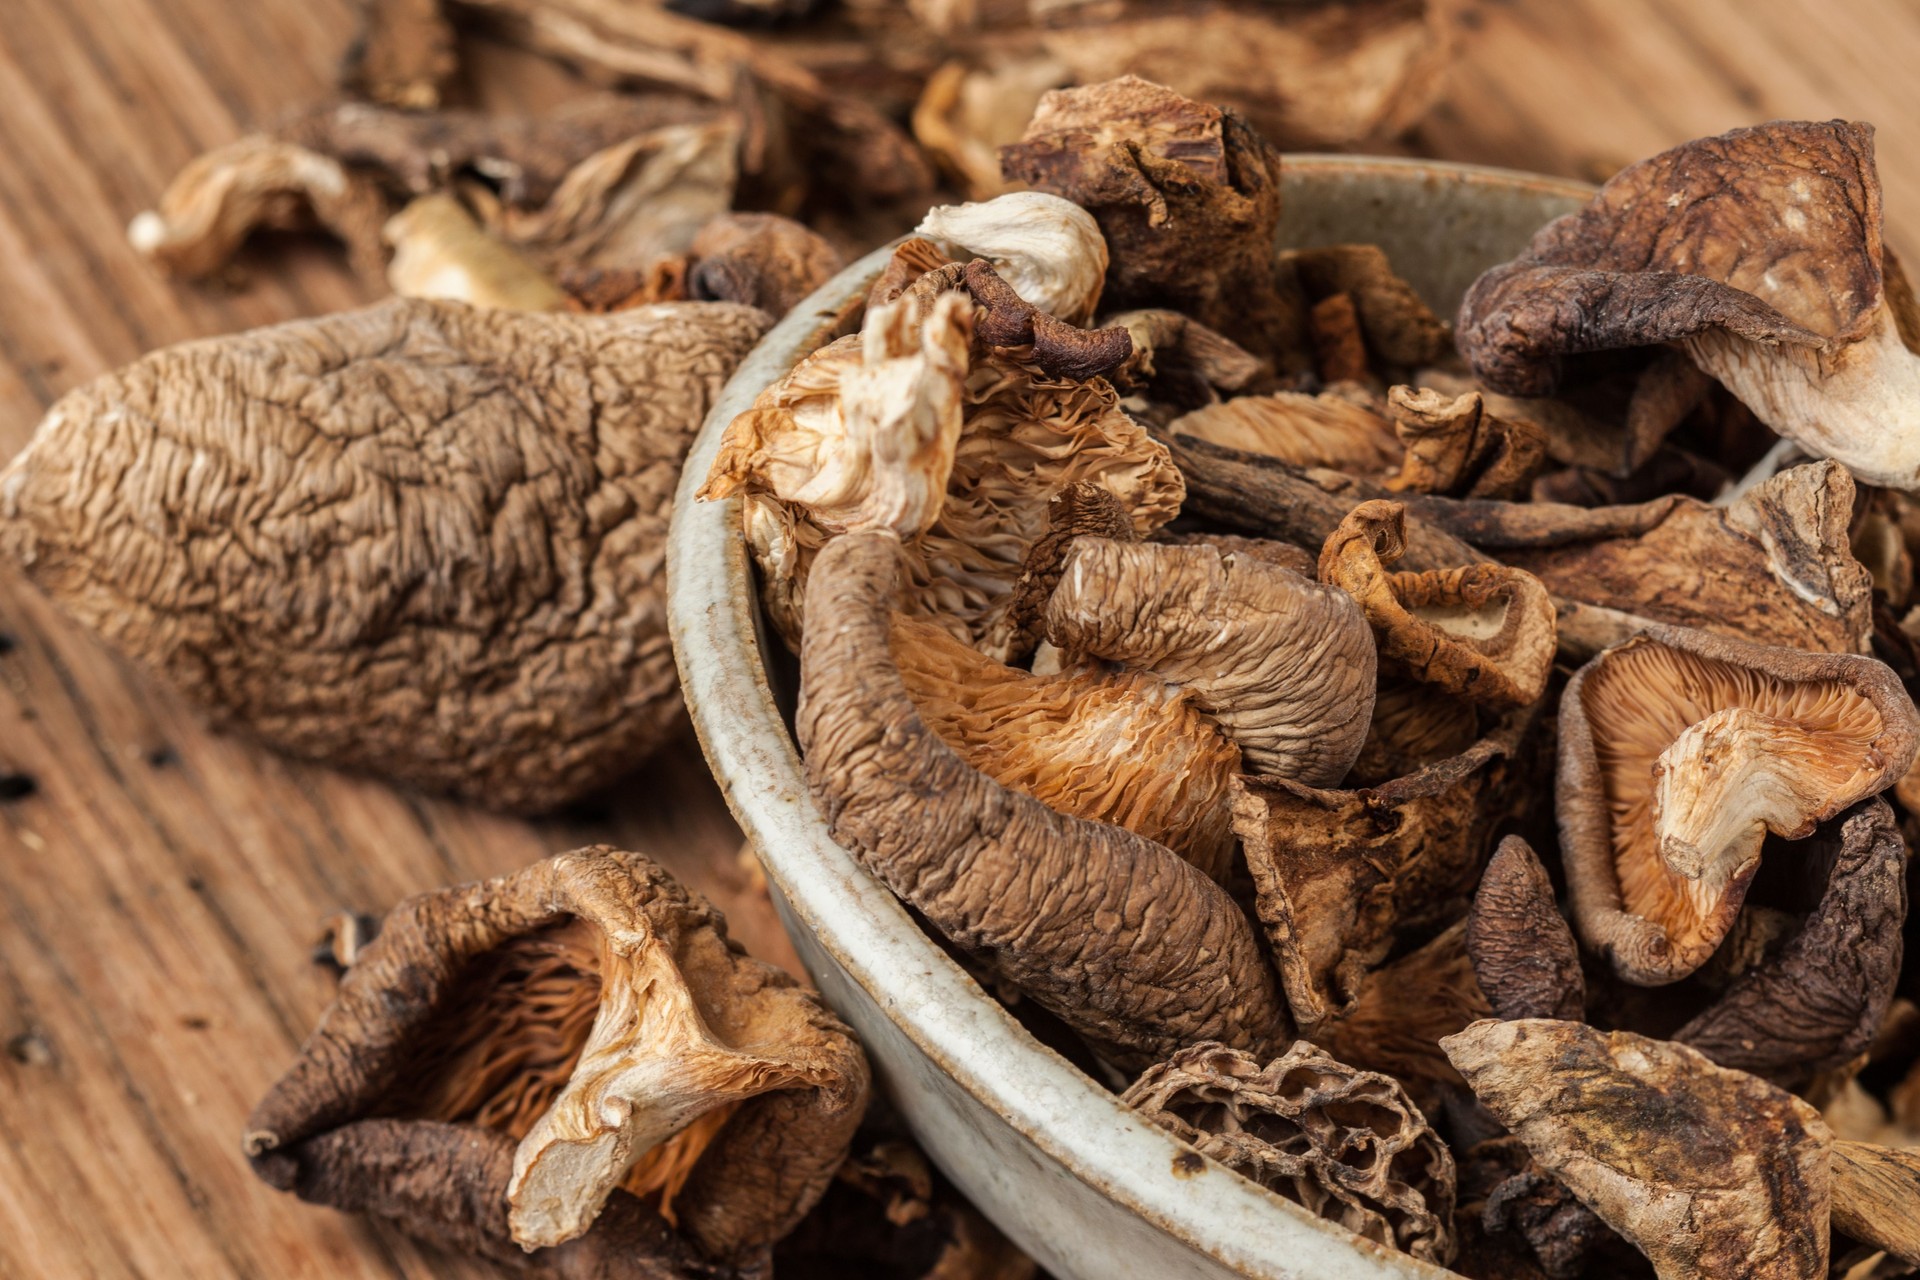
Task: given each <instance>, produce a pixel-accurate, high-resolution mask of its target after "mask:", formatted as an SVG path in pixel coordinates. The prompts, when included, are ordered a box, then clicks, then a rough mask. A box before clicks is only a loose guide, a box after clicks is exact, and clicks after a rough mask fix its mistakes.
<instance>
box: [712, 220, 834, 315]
mask: <svg viewBox="0 0 1920 1280" xmlns="http://www.w3.org/2000/svg"><path fill="white" fill-rule="evenodd" d="M687 256H688V257H689V258H691V259H692V261H693V265H692V267H690V268H689V269H688V272H687V294H688V296H689V297H691V298H693V299H695V300H696V301H700V302H738V303H741V304H742V305H744V306H749V307H758V308H760V310H762V311H764V312H766V313H767V314H768V315H773V316H783V315H785V314H787V312H789V311H791V310H793V308H794V307H796V306H798V305H799V304H800V302H801V301H802V300H803V299H805V298H806V296H807V295H808V294H810V293H812V292H813V291H814V290H815V289H818V288H819V287H820V286H821V285H823V284H825V283H826V282H827V281H828V280H829V279H831V278H832V276H833V273H834V272H836V271H838V270H839V269H840V255H839V254H838V253H836V252H835V251H834V249H833V246H832V245H830V244H828V243H827V242H826V241H825V240H823V239H822V238H821V237H820V236H818V235H816V234H815V233H814V232H813V231H811V230H809V229H808V228H806V227H803V226H801V225H800V224H799V223H797V222H795V221H794V220H793V219H791V218H782V217H780V216H779V215H778V214H772V213H723V214H721V215H720V216H718V217H716V218H713V219H712V220H710V221H709V222H707V223H706V225H704V226H702V227H701V228H700V231H699V233H698V234H697V235H695V236H694V237H693V244H692V245H691V246H690V247H689V248H688V250H687Z"/></svg>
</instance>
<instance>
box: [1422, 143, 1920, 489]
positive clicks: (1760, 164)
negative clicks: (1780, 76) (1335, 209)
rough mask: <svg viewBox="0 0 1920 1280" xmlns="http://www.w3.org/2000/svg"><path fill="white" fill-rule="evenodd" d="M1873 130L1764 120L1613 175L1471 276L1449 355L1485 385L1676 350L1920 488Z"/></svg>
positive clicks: (1898, 484) (1877, 479) (1802, 431)
mask: <svg viewBox="0 0 1920 1280" xmlns="http://www.w3.org/2000/svg"><path fill="white" fill-rule="evenodd" d="M1880 234H1881V209H1880V177H1879V174H1878V172H1877V171H1876V169H1875V167H1874V162H1873V129H1872V126H1870V125H1864V124H1853V123H1848V122H1847V121H1844V120H1830V121H1826V122H1824V123H1813V122H1806V121H1775V122H1773V123H1770V124H1764V125H1759V126H1756V127H1754V128H1749V129H1735V130H1732V131H1731V132H1728V133H1724V134H1721V135H1719V136H1718V137H1713V138H1702V139H1698V140H1696V141H1694V142H1689V143H1686V144H1685V145H1683V146H1679V147H1676V148H1674V149H1673V150H1671V151H1666V152H1662V153H1661V154H1660V155H1657V156H1655V157H1653V158H1652V159H1650V160H1644V161H1642V162H1640V163H1639V164H1636V165H1633V166H1631V167H1630V168H1628V169H1626V170H1624V171H1622V172H1621V173H1620V174H1618V175H1617V176H1615V177H1614V178H1613V179H1612V180H1611V181H1609V182H1608V183H1607V184H1606V185H1605V186H1604V187H1602V188H1601V189H1600V192H1599V194H1597V195H1596V196H1594V198H1593V200H1592V201H1591V202H1590V203H1589V204H1588V205H1587V206H1586V207H1585V208H1584V209H1581V210H1579V211H1578V212H1575V213H1571V214H1568V215H1567V216H1566V217H1564V218H1561V219H1559V220H1558V221H1555V222H1553V223H1550V224H1548V225H1547V226H1546V227H1545V228H1543V229H1542V230H1541V231H1540V232H1539V233H1538V234H1537V235H1536V236H1534V238H1533V242H1532V243H1531V244H1530V245H1529V246H1528V248H1527V251H1526V252H1525V253H1524V254H1522V255H1521V256H1520V257H1518V258H1516V259H1515V260H1514V261H1512V262H1510V263H1507V264H1506V265H1504V266H1500V267H1496V268H1494V269H1493V270H1492V271H1490V272H1488V273H1487V274H1486V275H1484V276H1482V277H1481V278H1480V279H1479V280H1478V281H1477V282H1475V284H1474V286H1473V288H1472V289H1470V290H1469V291H1468V292H1467V296H1466V300H1465V301H1464V302H1463V303H1462V304H1461V308H1460V322H1459V334H1460V349H1461V352H1462V353H1463V354H1464V355H1465V356H1466V357H1467V359H1468V361H1469V362H1470V363H1471V364H1472V365H1473V369H1474V372H1475V373H1476V374H1477V375H1478V376H1479V377H1480V378H1481V380H1482V381H1484V382H1485V383H1486V384H1487V385H1488V386H1490V387H1492V388H1493V389H1494V390H1497V391H1504V392H1508V393H1511V394H1517V395H1545V394H1549V393H1551V392H1552V391H1553V390H1554V389H1555V387H1556V386H1557V384H1558V382H1559V380H1560V377H1561V374H1562V369H1563V366H1564V364H1565V362H1566V359H1567V358H1568V357H1571V356H1579V355H1582V354H1584V353H1589V352H1595V351H1604V350H1608V349H1610V348H1618V347H1642V346H1654V345H1658V344H1660V343H1666V342H1678V343H1680V344H1682V345H1683V346H1684V347H1685V348H1686V351H1687V353H1688V354H1689V355H1690V356H1692V358H1693V359H1694V361H1695V362H1696V363H1697V364H1698V365H1699V366H1700V367H1701V368H1702V369H1704V370H1706V371H1707V372H1708V373H1710V374H1712V375H1713V376H1714V377H1715V378H1717V379H1719V380H1720V382H1721V383H1722V384H1724V385H1725V386H1726V387H1727V389H1728V390H1730V391H1732V392H1733V393H1734V394H1735V395H1736V396H1738V397H1739V398H1740V399H1741V400H1742V401H1743V402H1744V403H1745V404H1746V405H1747V406H1748V407H1749V408H1751V409H1752V410H1753V412H1754V413H1755V414H1756V415H1758V416H1759V418H1760V420H1761V421H1762V422H1764V423H1766V424H1767V425H1768V426H1769V427H1771V428H1773V429H1774V430H1775V431H1777V432H1779V433H1780V434H1781V435H1783V436H1786V437H1788V438H1790V439H1793V440H1796V441H1798V442H1800V443H1801V444H1802V445H1804V446H1806V447H1807V448H1808V449H1810V450H1812V451H1813V452H1814V453H1815V454H1817V455H1819V456H1822V457H1830V458H1833V459H1835V460H1836V461H1839V462H1842V463H1845V464H1846V465H1847V467H1848V468H1849V469H1851V470H1852V471H1853V473H1854V474H1855V475H1857V476H1858V477H1859V478H1860V479H1862V480H1865V481H1867V482H1869V483H1872V484H1883V485H1888V486H1891V487H1894V488H1905V489H1910V488H1914V487H1916V486H1920V429H1916V427H1915V425H1914V423H1915V419H1914V408H1913V406H1914V405H1915V404H1916V403H1920V355H1916V354H1914V353H1913V352H1912V351H1910V350H1908V348H1907V346H1906V344H1905V342H1904V341H1903V340H1902V338H1901V334H1900V330H1899V325H1898V323H1897V320H1896V316H1895V313H1894V309H1893V307H1892V306H1891V305H1890V303H1889V298H1888V289H1887V287H1886V278H1885V276H1886V273H1885V270H1884V266H1883V262H1882V247H1881V241H1880Z"/></svg>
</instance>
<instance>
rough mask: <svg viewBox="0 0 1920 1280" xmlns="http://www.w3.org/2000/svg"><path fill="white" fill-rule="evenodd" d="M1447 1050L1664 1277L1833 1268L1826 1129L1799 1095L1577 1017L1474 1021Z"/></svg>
mask: <svg viewBox="0 0 1920 1280" xmlns="http://www.w3.org/2000/svg"><path fill="white" fill-rule="evenodd" d="M1445 1047H1446V1050H1447V1055H1448V1056H1449V1057H1450V1058H1451V1059H1452V1060H1453V1064H1454V1066H1456V1067H1458V1068H1459V1069H1460V1072H1461V1074H1462V1075H1464V1076H1466V1078H1467V1081H1468V1083H1469V1084H1471V1085H1472V1086H1473V1091H1474V1093H1475V1094H1476V1095H1477V1096H1478V1097H1479V1099H1480V1101H1481V1102H1482V1103H1483V1104H1484V1105H1485V1106H1486V1107H1487V1108H1488V1109H1489V1110H1491V1111H1492V1112H1493V1113H1494V1115H1496V1116H1498V1117H1499V1118H1500V1120H1501V1122H1502V1123H1504V1124H1505V1125H1506V1126H1507V1127H1508V1128H1509V1129H1511V1130H1512V1131H1513V1132H1514V1134H1515V1136H1517V1137H1518V1138H1519V1139H1520V1140H1521V1141H1522V1142H1524V1143H1525V1144H1526V1146H1527V1150H1528V1151H1530V1152H1531V1153H1532V1154H1533V1158H1534V1159H1535V1160H1537V1161H1538V1162H1539V1163H1540V1165H1541V1167H1542V1168H1544V1169H1545V1170H1546V1171H1547V1172H1549V1173H1551V1174H1552V1175H1553V1176H1554V1177H1556V1178H1559V1179H1560V1180H1561V1181H1563V1182H1565V1183H1566V1184H1567V1186H1568V1187H1569V1188H1570V1189H1571V1190H1572V1191H1573V1193H1574V1194H1575V1195H1577V1196H1579V1197H1580V1199H1581V1200H1582V1201H1583V1202H1585V1203H1586V1204H1587V1205H1588V1206H1589V1207H1590V1208H1592V1209H1593V1210H1594V1212H1596V1213H1598V1214H1599V1215H1600V1217H1601V1218H1603V1219H1605V1220H1606V1222H1607V1225H1609V1226H1611V1227H1612V1228H1613V1229H1614V1230H1616V1231H1618V1232H1620V1233H1621V1234H1622V1235H1624V1236H1626V1237H1627V1238H1628V1239H1629V1240H1631V1241H1632V1242H1633V1243H1634V1244H1635V1245H1636V1246H1638V1247H1639V1249H1640V1250H1641V1252H1643V1253H1645V1254H1646V1255H1647V1257H1648V1258H1649V1259H1650V1260H1651V1261H1652V1262H1653V1265H1654V1269H1655V1270H1656V1271H1657V1272H1658V1273H1659V1274H1660V1276H1661V1277H1662V1280H1692V1277H1695V1276H1720V1275H1727V1276H1732V1275H1739V1276H1755V1277H1772V1276H1783V1277H1795V1278H1796V1280H1798V1278H1805V1280H1814V1278H1815V1277H1824V1276H1825V1275H1826V1274H1827V1256H1828V1244H1827V1223H1828V1205H1829V1198H1830V1195H1831V1191H1832V1176H1831V1172H1830V1168H1829V1162H1828V1151H1827V1146H1828V1142H1829V1141H1830V1135H1829V1133H1828V1131H1827V1127H1826V1125H1825V1124H1824V1123H1822V1122H1821V1119H1820V1113H1819V1112H1817V1111H1815V1110H1814V1109H1813V1108H1812V1107H1810V1106H1808V1105H1807V1104H1806V1103H1804V1102H1802V1101H1801V1100H1800V1099H1798V1098H1796V1097H1794V1096H1793V1095H1791V1094H1789V1093H1785V1092H1783V1091H1782V1090H1780V1089H1776V1088H1775V1087H1773V1086H1772V1085H1770V1084H1767V1083H1766V1082H1765V1081H1762V1080H1758V1079H1755V1078H1754V1077H1752V1076H1749V1075H1746V1074H1744V1073H1742V1072H1738V1071H1730V1070H1727V1069H1726V1068H1723V1067H1716V1066H1715V1065H1713V1063H1712V1062H1710V1061H1708V1060H1707V1059H1706V1058H1705V1057H1704V1056H1702V1055H1701V1054H1699V1053H1697V1052H1695V1051H1694V1050H1692V1049H1688V1048H1686V1047H1684V1046H1682V1045H1676V1044H1668V1043H1665V1042H1663V1041H1659V1040H1650V1039H1648V1038H1646V1037H1645V1036H1638V1035H1635V1034H1633V1033H1632V1032H1628V1031H1612V1032H1606V1031H1598V1030H1596V1029H1594V1028H1592V1027H1589V1026H1585V1025H1582V1024H1580V1023H1575V1022H1557V1021H1554V1020H1552V1019H1546V1018H1533V1019H1524V1020H1521V1021H1516V1022H1495V1021H1487V1022H1478V1023H1475V1024H1474V1025H1473V1026H1471V1027H1469V1028H1467V1029H1466V1030H1465V1031H1462V1032H1460V1033H1459V1034H1458V1035H1455V1036H1450V1037H1448V1039H1447V1041H1446V1046H1445Z"/></svg>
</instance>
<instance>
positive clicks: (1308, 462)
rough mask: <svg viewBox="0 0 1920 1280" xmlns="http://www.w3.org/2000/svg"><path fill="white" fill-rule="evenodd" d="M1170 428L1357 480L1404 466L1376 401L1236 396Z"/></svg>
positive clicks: (1288, 394) (1331, 395)
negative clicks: (1346, 474) (1348, 475)
mask: <svg viewBox="0 0 1920 1280" xmlns="http://www.w3.org/2000/svg"><path fill="white" fill-rule="evenodd" d="M1167 429H1168V431H1169V432H1170V433H1171V434H1173V435H1176V436H1189V437H1192V438H1193V439H1196V440H1207V441H1210V442H1212V443H1214V444H1219V445H1225V446H1227V447H1228V448H1230V449H1241V450H1244V451H1246V452H1249V453H1263V454H1266V455H1268V456H1270V457H1275V458H1279V459H1281V460H1282V461H1284V462H1288V463H1291V464H1293V465H1294V466H1297V467H1330V468H1332V469H1333V470H1336V471H1348V472H1352V473H1353V474H1355V475H1384V474H1387V473H1389V472H1391V471H1393V469H1394V468H1395V467H1398V466H1399V465H1401V459H1402V456H1403V450H1402V448H1401V445H1400V441H1399V439H1398V438H1397V437H1396V436H1395V434H1394V430H1393V424H1392V422H1390V421H1389V420H1388V419H1387V418H1386V416H1385V415H1384V414H1382V413H1381V412H1380V409H1379V407H1378V406H1377V405H1375V404H1374V403H1373V402H1372V400H1371V397H1368V396H1364V395H1349V394H1344V393H1342V392H1340V391H1338V390H1335V391H1328V392H1324V393H1322V394H1320V395H1306V394H1303V393H1301V392H1298V391H1277V392H1274V393H1272V394H1270V395H1263V396H1235V397H1234V398H1233V399H1231V400H1222V401H1220V402H1219V403H1217V404H1209V405H1205V406H1203V407H1201V408H1198V409H1195V410H1194V411H1192V412H1191V413H1187V414H1183V415H1181V416H1180V417H1178V418H1176V419H1174V421H1173V423H1172V424H1171V425H1170V426H1169V427H1168V428H1167Z"/></svg>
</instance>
